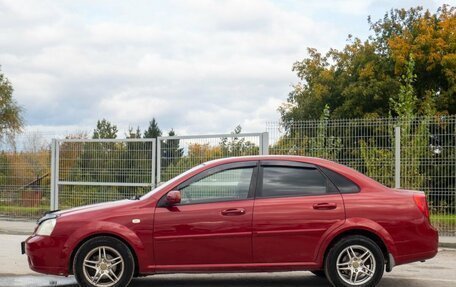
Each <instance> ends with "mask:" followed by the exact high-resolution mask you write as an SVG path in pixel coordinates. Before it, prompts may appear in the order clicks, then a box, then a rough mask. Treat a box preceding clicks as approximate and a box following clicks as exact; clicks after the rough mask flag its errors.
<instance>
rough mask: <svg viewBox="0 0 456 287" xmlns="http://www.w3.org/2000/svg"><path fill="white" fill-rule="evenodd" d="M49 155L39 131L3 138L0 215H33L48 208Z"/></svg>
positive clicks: (0, 170)
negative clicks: (9, 138) (8, 138)
mask: <svg viewBox="0 0 456 287" xmlns="http://www.w3.org/2000/svg"><path fill="white" fill-rule="evenodd" d="M50 155H51V153H50V145H49V141H48V140H47V139H45V138H44V137H43V136H42V135H41V134H39V133H27V134H22V135H18V136H17V137H16V138H14V139H11V141H0V216H4V217H18V218H20V217H26V218H30V217H37V216H39V215H41V214H43V212H44V211H46V210H49V202H50V201H49V200H50V192H49V188H50V168H49V162H50Z"/></svg>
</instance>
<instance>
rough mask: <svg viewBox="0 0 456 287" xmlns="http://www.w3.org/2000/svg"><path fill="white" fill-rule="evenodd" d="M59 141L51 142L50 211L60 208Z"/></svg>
mask: <svg viewBox="0 0 456 287" xmlns="http://www.w3.org/2000/svg"><path fill="white" fill-rule="evenodd" d="M58 145H59V143H58V141H57V139H52V142H51V196H50V210H57V209H58V208H59V185H58V181H59V174H58V172H59V168H58V161H59V160H58V158H59V155H58V152H59V148H58Z"/></svg>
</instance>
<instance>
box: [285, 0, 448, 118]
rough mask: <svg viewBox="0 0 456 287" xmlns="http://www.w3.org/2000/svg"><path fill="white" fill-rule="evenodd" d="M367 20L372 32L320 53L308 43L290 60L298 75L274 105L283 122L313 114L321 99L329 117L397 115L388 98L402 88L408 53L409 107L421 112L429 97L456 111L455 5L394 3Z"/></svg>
mask: <svg viewBox="0 0 456 287" xmlns="http://www.w3.org/2000/svg"><path fill="white" fill-rule="evenodd" d="M369 24H370V27H371V30H372V31H373V35H371V36H370V37H369V38H368V39H367V40H365V41H362V40H361V39H358V38H352V37H351V36H349V42H348V43H347V45H346V46H345V47H344V48H343V49H342V50H336V49H330V50H329V51H328V52H327V53H325V54H322V53H320V52H319V51H317V50H316V49H311V48H309V49H308V57H307V58H305V59H303V60H302V61H298V62H296V63H295V64H294V65H293V71H295V72H296V73H297V75H298V77H299V79H300V81H299V82H298V83H297V84H296V85H294V87H293V90H292V91H291V92H290V94H289V96H288V99H287V102H286V103H284V104H282V105H281V106H280V107H279V111H280V113H281V117H282V121H283V122H284V123H285V126H287V125H292V123H293V122H296V121H299V120H308V119H317V118H318V117H319V115H320V113H321V111H322V110H323V108H324V106H325V105H326V104H328V105H329V106H330V107H331V108H332V110H331V115H332V117H333V118H360V117H368V118H371V117H379V116H383V117H384V116H388V115H390V114H392V115H393V116H397V115H398V114H397V113H396V111H394V110H391V109H390V107H391V106H390V100H389V99H390V97H393V98H396V99H397V97H398V96H399V93H400V92H401V89H402V88H403V85H402V84H403V83H402V80H401V75H404V74H405V73H406V70H407V65H408V64H409V56H410V54H413V55H414V61H415V63H414V65H415V69H414V74H415V75H416V80H414V81H413V82H412V83H411V85H412V86H413V89H414V91H415V96H416V98H417V99H418V104H417V106H416V108H415V109H416V110H415V111H414V112H416V113H417V114H421V115H422V114H424V113H425V109H426V107H425V106H426V105H428V104H429V102H434V103H436V104H435V109H436V112H438V113H450V114H454V113H456V72H455V71H456V37H455V36H454V31H455V30H456V8H455V7H450V6H447V5H444V6H442V7H440V8H439V9H438V11H437V12H436V13H431V12H429V11H424V10H423V8H421V7H417V8H411V9H409V10H405V9H396V10H392V11H391V12H389V13H387V14H386V15H385V17H384V18H383V19H382V20H379V21H377V22H372V21H371V20H370V19H369ZM428 98H430V100H429V99H428Z"/></svg>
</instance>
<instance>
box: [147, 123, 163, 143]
mask: <svg viewBox="0 0 456 287" xmlns="http://www.w3.org/2000/svg"><path fill="white" fill-rule="evenodd" d="M161 136H162V131H161V129H160V128H159V127H158V123H157V121H156V120H155V118H152V120H151V121H150V122H149V127H148V128H147V130H145V131H144V138H149V139H150V138H158V137H161Z"/></svg>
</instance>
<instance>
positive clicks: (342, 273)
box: [325, 236, 385, 287]
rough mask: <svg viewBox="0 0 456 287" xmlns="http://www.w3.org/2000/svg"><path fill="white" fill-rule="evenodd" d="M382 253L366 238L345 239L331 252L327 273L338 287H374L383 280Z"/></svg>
mask: <svg viewBox="0 0 456 287" xmlns="http://www.w3.org/2000/svg"><path fill="white" fill-rule="evenodd" d="M384 266H385V259H384V257H383V253H382V250H381V249H380V247H378V245H377V244H376V243H375V242H374V241H372V240H371V239H369V238H367V237H364V236H349V237H345V238H342V239H341V240H340V241H339V242H337V243H336V244H335V245H334V246H333V247H332V248H331V250H330V251H329V253H328V255H327V257H326V260H325V273H326V277H327V278H328V280H329V281H330V282H331V284H332V285H333V286H336V287H354V286H356V287H373V286H376V285H377V284H378V282H379V281H380V279H381V278H382V276H383V271H384Z"/></svg>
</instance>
